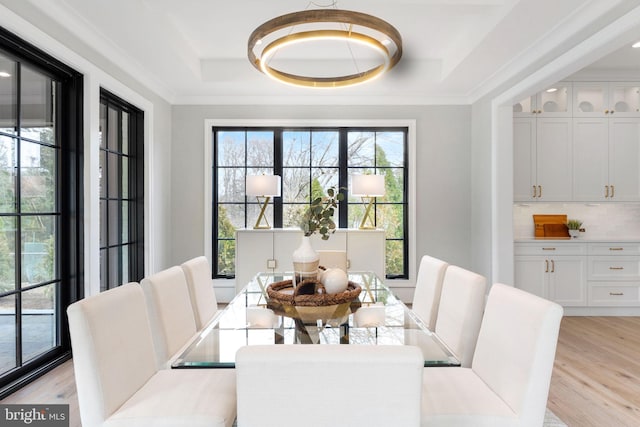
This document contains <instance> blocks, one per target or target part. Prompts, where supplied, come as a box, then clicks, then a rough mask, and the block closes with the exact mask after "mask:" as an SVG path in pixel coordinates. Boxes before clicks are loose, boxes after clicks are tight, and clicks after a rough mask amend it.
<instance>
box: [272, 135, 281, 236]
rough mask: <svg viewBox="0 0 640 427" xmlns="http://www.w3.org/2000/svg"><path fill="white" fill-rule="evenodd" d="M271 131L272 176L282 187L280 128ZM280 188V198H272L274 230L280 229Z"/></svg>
mask: <svg viewBox="0 0 640 427" xmlns="http://www.w3.org/2000/svg"><path fill="white" fill-rule="evenodd" d="M272 130H273V174H274V175H279V176H280V184H281V187H282V178H283V174H282V172H283V171H282V164H283V161H282V128H275V129H272ZM283 198H284V197H283V194H282V188H281V191H280V197H274V198H273V226H274V227H275V228H282V223H283V220H282V215H283V206H282V199H283Z"/></svg>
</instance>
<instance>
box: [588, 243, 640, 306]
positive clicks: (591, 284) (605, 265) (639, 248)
mask: <svg viewBox="0 0 640 427" xmlns="http://www.w3.org/2000/svg"><path fill="white" fill-rule="evenodd" d="M588 253H589V255H588V257H587V258H588V264H589V275H588V299H589V305H590V306H609V307H640V244H638V243H622V244H618V243H607V244H605V243H590V244H589V245H588Z"/></svg>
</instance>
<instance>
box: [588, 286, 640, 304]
mask: <svg viewBox="0 0 640 427" xmlns="http://www.w3.org/2000/svg"><path fill="white" fill-rule="evenodd" d="M588 298H589V305H590V306H609V307H611V306H613V307H615V306H620V307H634V306H640V284H638V283H630V284H617V283H615V284H612V283H608V282H589V296H588Z"/></svg>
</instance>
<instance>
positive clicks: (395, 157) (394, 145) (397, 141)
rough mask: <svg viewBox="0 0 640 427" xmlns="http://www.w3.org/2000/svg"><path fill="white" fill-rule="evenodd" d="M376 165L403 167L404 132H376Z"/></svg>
mask: <svg viewBox="0 0 640 427" xmlns="http://www.w3.org/2000/svg"><path fill="white" fill-rule="evenodd" d="M376 144H377V146H378V156H377V157H378V158H377V159H376V166H395V167H404V133H403V132H378V133H377V136H376Z"/></svg>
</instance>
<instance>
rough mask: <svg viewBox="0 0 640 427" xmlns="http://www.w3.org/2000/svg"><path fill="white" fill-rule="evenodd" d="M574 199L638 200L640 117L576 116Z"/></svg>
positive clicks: (574, 125) (574, 133) (639, 186)
mask: <svg viewBox="0 0 640 427" xmlns="http://www.w3.org/2000/svg"><path fill="white" fill-rule="evenodd" d="M573 138H574V141H573V200H576V201H639V200H640V118H598V117H592V118H576V119H574V123H573Z"/></svg>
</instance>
